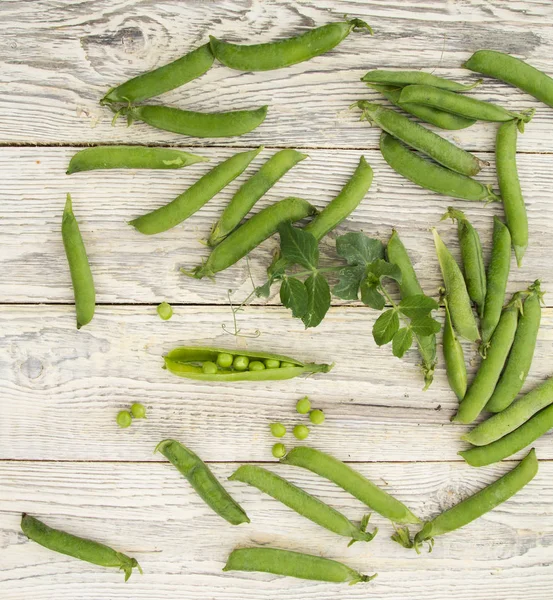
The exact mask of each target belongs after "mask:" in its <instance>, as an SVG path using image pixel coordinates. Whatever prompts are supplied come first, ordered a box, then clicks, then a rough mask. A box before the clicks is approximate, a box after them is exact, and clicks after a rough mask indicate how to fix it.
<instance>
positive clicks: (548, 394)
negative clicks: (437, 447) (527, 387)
mask: <svg viewBox="0 0 553 600" xmlns="http://www.w3.org/2000/svg"><path fill="white" fill-rule="evenodd" d="M551 404H553V378H551V377H550V378H549V379H548V380H547V381H545V382H544V383H542V384H541V385H539V386H538V387H537V388H534V389H533V390H532V391H531V392H528V393H527V394H526V395H525V396H522V398H519V399H518V400H516V401H515V402H513V403H512V404H511V405H509V406H508V407H507V408H505V409H504V410H502V411H501V412H498V413H497V414H496V415H493V416H492V417H490V418H489V419H487V420H486V421H484V422H483V423H480V425H477V426H476V427H475V428H474V429H472V430H471V431H469V433H467V434H465V435H463V436H461V439H463V440H465V441H467V442H469V443H470V444H472V445H474V446H485V445H486V444H491V443H492V442H495V441H497V440H499V439H501V438H502V437H504V436H506V435H508V434H510V433H511V432H513V431H515V430H516V429H518V428H519V427H520V426H521V425H524V423H526V422H527V421H528V419H530V418H532V417H533V416H534V415H535V414H536V413H538V412H539V411H540V410H543V409H544V408H547V407H548V406H550V405H551Z"/></svg>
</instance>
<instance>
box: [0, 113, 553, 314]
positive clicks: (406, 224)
mask: <svg viewBox="0 0 553 600" xmlns="http://www.w3.org/2000/svg"><path fill="white" fill-rule="evenodd" d="M360 126H361V127H367V126H366V124H361V125H360ZM367 129H368V130H369V133H370V134H371V135H376V131H371V130H370V128H369V127H367ZM74 152H75V149H74V148H1V149H0V171H1V172H2V173H4V182H3V186H2V187H1V189H0V223H2V233H1V235H2V252H1V253H0V273H1V276H0V302H66V303H67V302H73V293H72V290H71V280H70V276H69V269H68V268H67V266H66V260H65V255H64V250H63V245H62V241H61V235H60V227H61V215H62V212H63V204H64V202H65V194H66V192H71V194H72V196H73V208H74V211H75V215H76V217H77V220H78V221H79V223H80V226H81V230H82V234H83V238H84V240H85V244H86V247H87V251H88V255H89V259H90V263H91V266H92V271H93V275H94V279H95V283H96V294H97V300H98V302H100V303H135V302H137V303H158V302H161V301H162V300H167V301H168V302H171V303H175V304H203V303H206V304H224V303H226V302H227V291H228V289H229V288H230V289H233V290H235V294H234V296H233V299H234V301H235V302H238V303H239V302H241V301H242V300H243V299H245V298H246V297H247V296H248V294H249V293H250V292H251V290H252V284H251V281H250V277H249V274H248V262H247V261H246V260H242V261H240V262H239V263H238V264H237V265H235V266H234V267H232V268H230V269H228V270H226V271H224V272H222V273H220V274H218V275H217V277H216V280H215V282H212V281H210V280H208V279H204V280H201V281H198V280H194V279H191V278H189V277H186V276H184V275H182V274H181V273H180V272H179V268H180V267H181V266H184V267H185V268H191V267H193V266H195V265H197V264H199V263H200V262H201V261H202V260H205V258H206V257H207V256H208V252H209V251H208V249H207V248H206V247H205V246H204V245H202V244H201V243H200V240H201V239H205V238H207V236H208V235H209V232H210V230H211V227H212V225H213V223H214V222H215V221H216V220H217V218H218V217H219V215H220V214H221V212H222V210H223V208H224V206H225V205H226V203H227V202H228V201H229V200H230V198H231V196H232V194H233V193H234V192H235V191H236V190H237V189H238V187H239V186H240V185H241V183H242V182H244V181H245V179H246V178H247V177H248V174H251V173H253V172H255V171H256V169H257V168H258V167H259V166H260V165H261V164H263V162H264V161H265V160H267V158H268V157H269V156H271V155H272V153H273V152H274V151H273V150H265V151H263V152H262V153H261V154H260V155H259V156H258V157H257V158H256V159H255V161H254V162H253V163H252V165H250V167H249V168H248V170H247V171H246V173H245V174H244V175H242V177H240V178H239V179H238V180H236V181H234V182H233V183H232V184H230V185H229V186H228V187H227V188H226V189H224V190H223V191H222V192H221V193H219V194H218V195H217V196H216V197H215V198H214V199H213V200H212V201H210V202H209V203H208V204H206V206H204V208H202V209H201V210H200V211H199V212H197V213H196V214H195V215H193V216H192V217H190V218H189V219H188V220H187V221H185V222H184V223H182V224H181V225H179V226H177V227H175V228H173V229H171V230H169V231H167V232H165V233H163V234H159V235H154V236H145V235H142V234H140V233H139V232H137V231H136V230H134V229H133V228H132V227H131V226H129V225H127V221H129V220H130V219H132V218H134V217H136V216H139V215H140V214H142V213H144V212H147V211H149V210H152V209H154V208H156V207H158V206H161V205H163V204H165V203H167V202H169V201H170V200H172V199H173V198H175V197H176V196H177V195H178V194H180V193H181V192H182V191H184V190H185V189H186V188H187V187H189V186H190V185H191V184H192V183H193V182H194V181H196V180H197V179H198V177H199V176H201V175H202V174H204V173H206V172H207V171H208V170H209V169H210V168H211V167H212V166H213V165H214V164H216V163H217V162H219V161H221V160H222V159H224V158H227V157H229V156H231V155H232V154H233V152H234V150H232V149H228V148H227V149H223V148H202V149H201V153H202V154H204V155H206V156H207V157H209V158H210V159H211V163H205V164H203V163H202V164H196V165H193V166H191V167H187V168H185V169H181V170H179V171H170V172H167V171H165V172H160V171H142V170H135V171H129V172H125V171H121V170H116V171H100V172H92V173H78V174H75V175H72V176H70V177H68V176H66V175H65V174H64V173H65V169H66V168H67V164H68V162H69V159H70V157H71V156H72V154H73V153H74ZM360 155H361V151H359V150H348V151H341V152H339V153H336V152H335V151H329V150H310V151H309V158H308V159H306V160H304V161H303V162H301V163H300V164H298V165H297V166H296V167H294V168H293V169H292V170H291V171H290V172H289V173H288V174H287V175H286V176H285V177H283V178H282V179H281V180H280V181H279V182H278V183H277V184H276V185H275V186H274V188H273V189H272V190H270V191H269V192H268V193H267V195H266V196H265V197H264V198H262V199H261V200H260V201H259V202H258V204H257V205H256V207H255V210H256V211H257V210H260V209H261V208H264V207H266V206H268V205H269V204H270V203H271V202H274V201H275V200H278V199H281V198H284V197H285V196H289V195H298V196H300V197H305V198H307V199H309V200H311V201H312V202H313V203H314V204H315V205H316V206H317V207H319V208H323V207H324V206H325V205H326V204H327V203H328V202H330V200H331V199H332V198H333V197H334V196H335V195H336V194H337V193H338V192H339V190H340V189H341V187H342V186H343V185H344V184H345V182H346V181H347V180H348V179H349V177H351V174H352V173H353V171H354V169H355V166H356V165H357V163H358V161H359V157H360ZM364 155H365V156H366V158H367V160H368V162H369V163H370V164H371V166H372V167H373V169H374V172H375V175H374V182H373V185H372V187H371V189H370V191H369V193H368V194H367V196H366V197H365V199H364V200H363V202H362V203H361V205H360V206H359V207H358V208H357V209H356V210H355V212H354V213H353V214H352V216H351V217H350V218H349V219H347V220H346V222H345V223H343V224H342V225H341V226H340V228H339V229H337V230H336V232H334V233H332V234H331V235H330V236H327V238H326V239H325V240H323V242H322V244H321V249H322V251H323V260H324V261H326V264H328V263H331V264H336V258H337V257H336V253H335V248H334V246H335V244H334V241H333V238H334V237H335V236H336V235H338V234H340V233H346V232H347V231H360V230H361V231H364V232H365V233H367V235H370V236H373V237H378V238H380V239H381V240H382V241H383V242H386V241H387V240H388V238H389V236H390V233H391V231H392V228H393V227H395V228H397V229H398V231H399V233H400V235H401V238H402V239H403V241H404V243H405V245H406V246H407V248H408V250H409V252H410V254H411V256H412V260H413V262H414V264H415V268H416V270H417V272H418V274H419V276H420V280H421V284H422V286H423V288H424V289H425V290H426V291H427V293H430V294H433V295H436V292H437V289H438V287H439V286H440V285H441V275H440V272H439V267H438V262H437V259H436V254H435V250H434V243H433V241H432V234H431V232H430V231H429V229H430V227H431V226H434V225H437V226H438V227H439V230H440V232H441V233H443V236H444V240H445V241H446V243H447V244H448V246H450V247H451V248H452V249H453V250H454V251H457V246H458V244H457V233H456V227H455V226H453V225H452V223H451V221H448V222H444V223H441V224H440V218H441V216H442V215H443V213H444V212H445V211H446V210H447V206H448V205H449V204H454V205H455V206H456V207H458V208H461V209H462V210H465V211H466V213H467V216H468V217H469V218H470V220H471V222H472V223H473V224H474V225H475V226H476V227H477V229H478V231H479V232H480V235H481V237H482V242H483V244H484V247H485V251H486V259H487V258H488V257H489V254H490V250H491V236H492V227H493V219H492V215H499V216H501V215H502V211H503V209H502V206H501V205H500V204H489V205H485V204H484V203H480V202H477V203H475V202H462V201H457V200H453V199H451V198H447V197H443V196H439V195H437V194H433V193H432V192H428V191H425V190H423V189H422V188H419V187H417V186H415V185H414V184H411V183H410V182H409V181H407V180H405V179H403V178H402V177H401V176H400V175H398V174H397V173H395V172H393V171H392V170H391V169H390V167H389V166H388V165H387V164H386V163H385V162H384V160H383V158H382V156H381V155H380V152H379V151H368V152H364ZM481 156H483V157H485V158H486V159H488V160H490V161H491V165H490V166H489V167H486V168H485V169H484V170H483V171H482V173H481V174H480V175H479V179H480V180H482V181H483V182H485V183H492V184H494V185H495V184H496V182H495V172H494V163H493V156H491V155H489V154H482V155H481ZM518 163H519V171H520V178H521V182H522V187H523V190H524V193H525V197H526V203H527V206H528V215H529V221H530V246H529V248H528V251H527V253H526V256H525V259H524V265H523V267H522V268H521V269H517V268H516V263H515V261H514V258H513V261H512V272H511V276H510V283H509V291H510V292H514V291H516V290H519V289H521V288H525V287H526V286H527V285H528V284H529V283H530V282H532V281H534V280H535V279H537V278H540V279H541V280H542V282H543V288H544V290H548V289H549V290H553V262H552V261H551V260H550V259H549V257H550V256H552V255H553V238H552V237H551V236H550V235H549V233H548V232H549V230H550V224H551V223H553V202H552V198H553V196H552V192H551V190H553V174H552V171H551V157H550V156H548V155H541V154H538V155H536V154H532V155H527V154H519V156H518ZM329 165H330V166H331V168H330V169H329ZM277 244H278V240H277V239H276V238H273V239H271V240H268V241H267V242H265V243H264V244H262V245H261V246H260V247H259V248H258V249H256V250H255V251H254V252H252V253H251V254H250V255H249V258H248V261H249V265H250V269H251V273H252V276H253V278H254V280H255V281H256V282H257V283H258V284H261V283H263V282H264V281H265V277H266V275H265V270H266V268H267V266H268V265H269V264H270V262H271V256H272V252H273V251H274V249H275V248H276V246H277ZM552 298H553V296H546V302H548V304H549V305H552V303H553V300H552ZM259 302H261V303H263V302H265V301H264V300H262V301H259ZM270 302H271V303H272V304H275V303H279V300H278V286H275V288H274V289H273V294H272V297H271V300H270Z"/></svg>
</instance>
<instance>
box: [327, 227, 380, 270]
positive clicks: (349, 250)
mask: <svg viewBox="0 0 553 600" xmlns="http://www.w3.org/2000/svg"><path fill="white" fill-rule="evenodd" d="M336 252H337V253H338V256H341V257H342V258H345V260H346V262H347V263H348V265H367V264H369V263H371V262H373V261H374V260H376V259H377V258H384V246H383V245H382V242H381V241H380V240H375V239H372V238H370V237H367V236H366V235H365V234H364V233H361V232H352V233H346V234H345V235H341V236H339V237H337V238H336Z"/></svg>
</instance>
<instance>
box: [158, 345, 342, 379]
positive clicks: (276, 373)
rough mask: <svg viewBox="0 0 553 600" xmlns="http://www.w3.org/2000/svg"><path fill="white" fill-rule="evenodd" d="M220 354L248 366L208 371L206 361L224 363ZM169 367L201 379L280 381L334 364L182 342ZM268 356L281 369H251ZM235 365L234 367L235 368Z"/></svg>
mask: <svg viewBox="0 0 553 600" xmlns="http://www.w3.org/2000/svg"><path fill="white" fill-rule="evenodd" d="M220 355H229V356H230V357H231V358H232V360H231V361H230V365H231V366H232V365H233V364H234V363H235V362H236V358H241V359H244V360H243V362H244V368H243V369H242V368H241V369H240V370H238V369H237V368H236V367H233V368H231V366H229V367H228V368H219V369H217V370H216V371H215V372H214V373H206V372H205V371H204V370H203V368H202V366H203V364H204V363H215V365H216V366H217V365H219V364H220V362H221V361H220V360H218V358H219V356H220ZM164 360H165V367H166V368H167V369H168V370H169V371H170V372H171V373H173V374H174V375H178V376H180V377H185V378H187V379H198V380H200V381H278V380H283V379H291V378H293V377H297V376H298V375H302V374H304V373H305V374H310V373H328V372H329V371H330V370H331V369H332V367H333V365H327V364H315V363H304V362H301V361H299V360H297V359H295V358H291V357H289V356H281V355H279V354H271V353H268V352H254V351H250V350H248V351H243V352H238V351H237V350H228V349H224V348H213V347H209V346H203V347H202V346H200V347H196V346H181V347H179V348H174V349H173V350H171V351H170V352H168V353H167V355H166V356H164ZM266 360H278V361H279V362H280V367H279V368H278V369H263V370H260V371H249V370H247V369H248V364H249V363H250V362H261V361H266ZM233 369H234V370H233Z"/></svg>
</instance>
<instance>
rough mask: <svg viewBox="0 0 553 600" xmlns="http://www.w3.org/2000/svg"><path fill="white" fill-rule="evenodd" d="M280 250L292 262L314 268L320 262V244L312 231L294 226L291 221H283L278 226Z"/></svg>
mask: <svg viewBox="0 0 553 600" xmlns="http://www.w3.org/2000/svg"><path fill="white" fill-rule="evenodd" d="M278 233H279V235H280V251H281V252H282V256H283V257H284V258H285V259H286V260H287V261H288V262H289V263H290V264H298V265H301V266H302V267H305V268H306V269H311V270H314V269H316V268H317V265H318V264H319V245H318V243H317V239H316V238H315V236H314V235H313V234H312V233H309V232H308V231H305V229H298V228H297V227H292V225H291V224H290V222H286V223H282V224H281V225H280V226H279V228H278Z"/></svg>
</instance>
